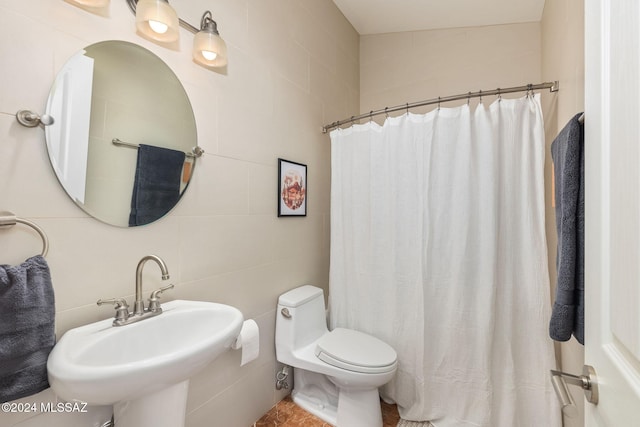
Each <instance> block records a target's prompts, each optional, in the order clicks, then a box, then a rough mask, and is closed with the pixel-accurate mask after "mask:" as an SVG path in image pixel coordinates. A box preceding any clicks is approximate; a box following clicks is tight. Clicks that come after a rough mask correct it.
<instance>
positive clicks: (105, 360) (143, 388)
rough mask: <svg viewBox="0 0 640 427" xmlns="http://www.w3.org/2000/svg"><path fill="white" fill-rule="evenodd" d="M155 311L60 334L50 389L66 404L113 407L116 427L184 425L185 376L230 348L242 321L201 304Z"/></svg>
mask: <svg viewBox="0 0 640 427" xmlns="http://www.w3.org/2000/svg"><path fill="white" fill-rule="evenodd" d="M162 308H163V313H162V314H161V315H159V316H156V317H152V318H149V319H146V320H143V321H140V322H137V323H132V324H130V325H126V326H120V327H114V326H113V325H112V322H113V319H107V320H103V321H99V322H96V323H92V324H89V325H85V326H81V327H79V328H75V329H71V330H69V331H68V332H67V333H65V334H64V335H63V336H62V338H61V339H60V340H59V341H58V343H57V344H56V346H55V347H54V348H53V351H52V352H51V354H50V356H49V361H48V363H47V369H48V371H49V383H50V385H51V388H52V389H53V391H54V392H55V393H56V394H57V395H58V396H60V397H61V398H62V399H64V400H67V401H82V402H87V403H88V404H89V405H114V417H115V423H116V425H117V427H151V426H153V427H182V426H184V418H185V409H186V401H187V389H188V384H189V378H190V377H191V376H192V375H194V374H195V373H196V372H198V371H199V370H200V369H202V368H204V367H205V366H206V365H207V364H209V363H210V362H211V361H213V360H214V359H215V358H216V357H218V356H219V355H220V354H222V353H223V352H225V351H227V350H228V349H229V348H230V347H231V345H232V344H233V342H234V341H235V339H236V338H237V336H238V334H239V333H240V329H241V327H242V322H243V317H242V313H240V311H239V310H237V309H236V308H234V307H231V306H228V305H224V304H216V303H209V302H200V301H183V300H176V301H170V302H167V303H165V304H163V305H162Z"/></svg>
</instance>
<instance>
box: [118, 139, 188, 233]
mask: <svg viewBox="0 0 640 427" xmlns="http://www.w3.org/2000/svg"><path fill="white" fill-rule="evenodd" d="M184 159H185V154H184V152H182V151H176V150H171V149H168V148H161V147H154V146H151V145H144V144H140V148H139V149H138V164H137V166H136V177H135V182H134V184H133V195H132V197H131V213H130V215H129V226H130V227H132V226H136V225H144V224H149V223H150V222H153V221H155V220H157V219H158V218H160V217H162V216H164V215H165V214H166V213H167V212H169V211H170V210H171V209H172V208H173V207H174V206H175V205H176V203H178V199H180V177H181V175H182V167H183V165H184Z"/></svg>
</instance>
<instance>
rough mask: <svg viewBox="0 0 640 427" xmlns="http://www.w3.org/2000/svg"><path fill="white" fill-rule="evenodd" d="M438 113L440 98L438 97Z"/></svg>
mask: <svg viewBox="0 0 640 427" xmlns="http://www.w3.org/2000/svg"><path fill="white" fill-rule="evenodd" d="M438 111H440V97H438Z"/></svg>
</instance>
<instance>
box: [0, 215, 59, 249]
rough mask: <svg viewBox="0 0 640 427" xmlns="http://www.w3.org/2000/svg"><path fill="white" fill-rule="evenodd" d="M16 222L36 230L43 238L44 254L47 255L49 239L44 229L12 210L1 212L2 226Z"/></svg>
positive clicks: (0, 225) (0, 220) (0, 221)
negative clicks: (16, 214)
mask: <svg viewBox="0 0 640 427" xmlns="http://www.w3.org/2000/svg"><path fill="white" fill-rule="evenodd" d="M16 223H20V224H24V225H28V226H29V227H31V228H33V229H34V230H36V232H37V233H38V234H39V235H40V237H41V238H42V256H47V252H49V239H48V238H47V235H46V234H45V232H44V230H43V229H42V228H40V226H38V225H37V224H35V223H33V222H31V221H28V220H26V219H22V218H19V217H17V216H15V214H14V213H12V212H8V211H2V212H0V227H11V226H14V225H16Z"/></svg>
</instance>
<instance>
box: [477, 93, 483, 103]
mask: <svg viewBox="0 0 640 427" xmlns="http://www.w3.org/2000/svg"><path fill="white" fill-rule="evenodd" d="M478 94H479V95H478V96H479V97H480V104H482V91H479V92H478Z"/></svg>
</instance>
